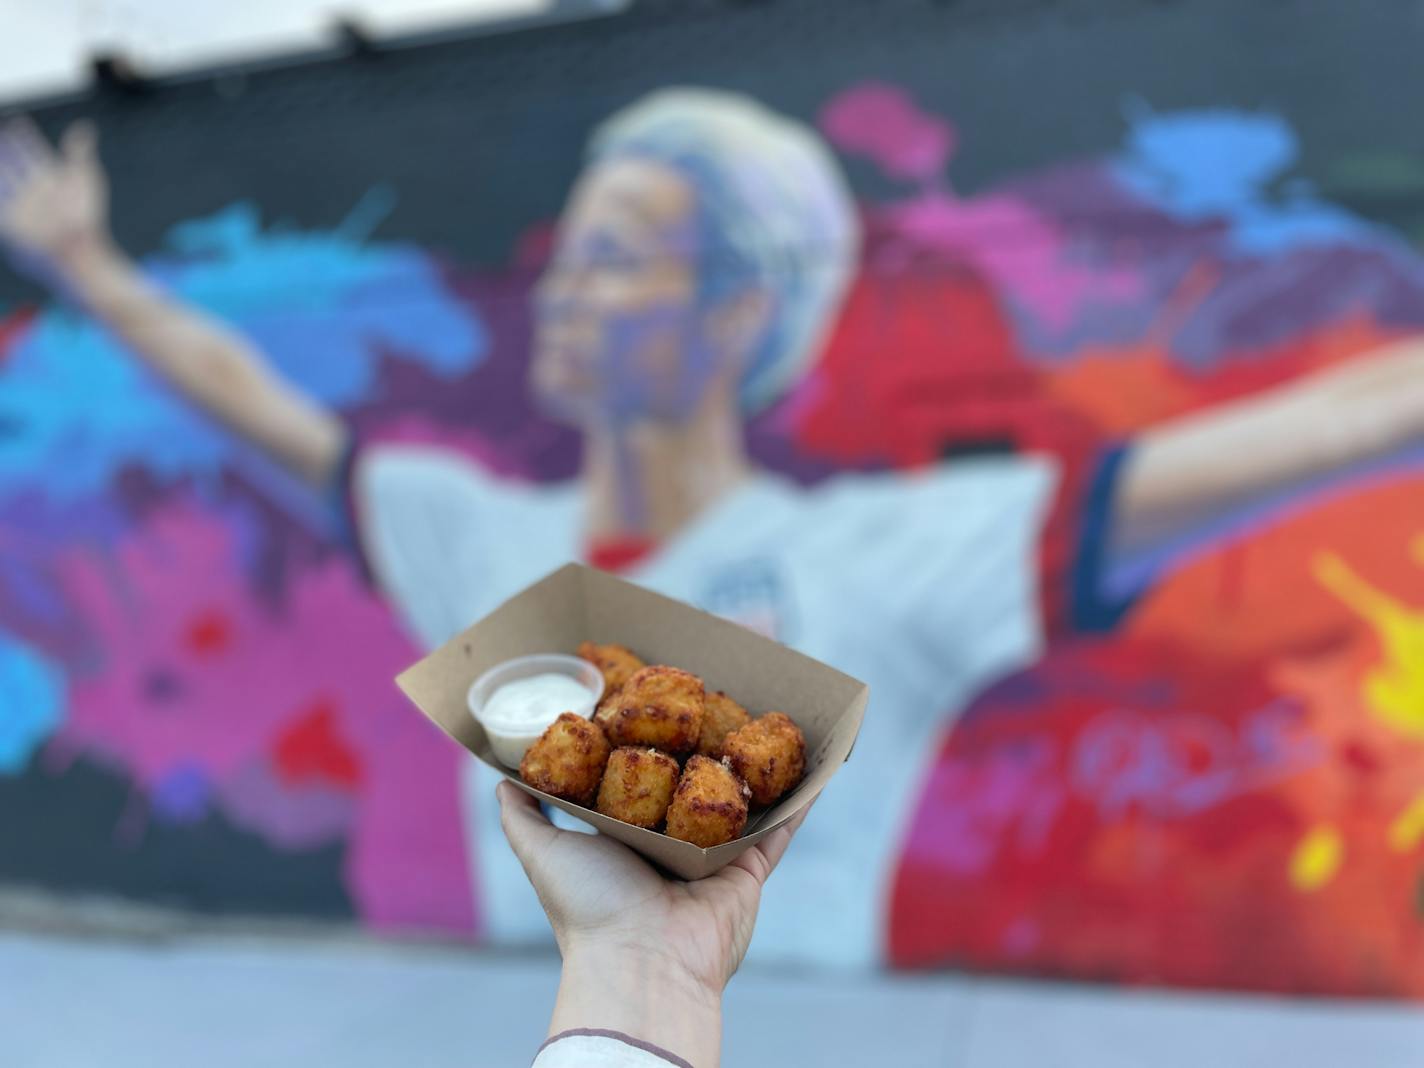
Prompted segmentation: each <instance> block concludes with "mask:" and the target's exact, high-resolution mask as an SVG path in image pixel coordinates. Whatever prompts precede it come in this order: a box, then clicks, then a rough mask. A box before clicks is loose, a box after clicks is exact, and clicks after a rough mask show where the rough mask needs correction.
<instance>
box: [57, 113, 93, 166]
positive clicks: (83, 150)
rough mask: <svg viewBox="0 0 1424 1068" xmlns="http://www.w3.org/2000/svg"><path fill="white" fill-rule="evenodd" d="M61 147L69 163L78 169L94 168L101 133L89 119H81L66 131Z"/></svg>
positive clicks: (61, 139) (61, 140)
mask: <svg viewBox="0 0 1424 1068" xmlns="http://www.w3.org/2000/svg"><path fill="white" fill-rule="evenodd" d="M60 147H61V149H62V150H63V152H64V158H65V161H66V162H67V163H70V164H72V165H74V166H77V167H88V166H92V165H93V164H94V162H95V158H96V156H97V154H98V149H99V131H98V129H97V128H96V127H95V126H94V124H93V123H92V122H90V121H89V120H88V119H81V120H80V121H79V122H76V123H74V124H72V125H71V126H70V127H69V128H68V129H67V130H65V131H64V136H63V137H61V138H60Z"/></svg>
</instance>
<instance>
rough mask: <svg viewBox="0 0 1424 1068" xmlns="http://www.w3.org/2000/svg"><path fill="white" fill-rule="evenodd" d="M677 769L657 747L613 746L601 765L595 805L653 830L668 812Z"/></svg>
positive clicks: (673, 762) (671, 760)
mask: <svg viewBox="0 0 1424 1068" xmlns="http://www.w3.org/2000/svg"><path fill="white" fill-rule="evenodd" d="M678 772H679V768H678V766H677V761H676V760H674V759H673V758H672V757H670V756H668V755H667V754H666V753H660V752H658V751H657V750H656V749H635V748H633V747H632V746H626V747H624V748H622V749H615V750H613V753H612V755H611V756H610V757H609V758H608V766H607V767H606V768H604V769H603V783H602V785H601V786H599V788H598V804H597V806H596V807H597V809H598V811H599V812H602V813H603V814H604V815H605V816H612V817H613V818H614V819H615V820H622V821H623V822H624V823H631V824H632V825H633V826H634V827H646V828H648V829H649V830H652V829H653V828H654V827H656V826H657V825H658V824H660V823H662V821H663V817H664V816H666V815H667V810H668V805H669V803H671V801H672V792H673V790H675V789H676V788H677V778H678Z"/></svg>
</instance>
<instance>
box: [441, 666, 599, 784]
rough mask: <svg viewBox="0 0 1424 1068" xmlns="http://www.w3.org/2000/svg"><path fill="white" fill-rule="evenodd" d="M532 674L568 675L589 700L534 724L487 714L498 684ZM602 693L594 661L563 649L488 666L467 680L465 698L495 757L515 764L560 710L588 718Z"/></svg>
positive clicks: (517, 765)
mask: <svg viewBox="0 0 1424 1068" xmlns="http://www.w3.org/2000/svg"><path fill="white" fill-rule="evenodd" d="M535 675H567V676H568V677H569V678H571V679H573V680H575V681H576V682H578V683H579V685H581V686H582V687H583V688H584V689H585V690H587V691H588V700H587V701H586V702H584V703H583V704H582V705H581V706H580V707H577V708H558V709H554V710H553V711H551V712H550V713H549V716H548V718H547V719H545V720H544V721H543V722H541V723H539V724H538V725H537V726H536V725H534V724H533V723H528V722H525V723H500V721H499V720H498V719H496V718H494V717H492V716H489V715H486V713H485V705H486V704H487V703H488V702H489V699H490V698H491V697H493V696H494V694H495V691H497V690H498V689H499V688H500V687H501V686H504V685H507V684H508V683H511V682H517V681H518V680H520V679H528V678H533V677H534V676H535ZM602 696H603V673H602V672H601V671H599V670H598V668H597V667H596V666H595V665H593V664H590V663H589V662H588V661H587V660H581V659H580V658H579V657H576V656H566V655H565V654H563V653H535V654H534V655H532V656H520V657H516V658H515V659H513V660H506V661H505V662H504V663H502V664H497V665H495V666H494V667H492V668H490V669H489V670H488V671H486V672H485V673H484V674H483V675H481V676H480V677H479V678H477V679H476V680H475V681H474V682H473V683H471V684H470V690H469V693H468V694H467V695H466V699H465V701H466V704H467V705H468V706H469V709H470V714H471V715H473V716H474V717H475V719H477V720H478V721H479V723H480V726H482V727H484V729H485V734H486V735H488V736H489V740H490V747H491V748H492V749H493V750H494V755H495V757H496V758H497V759H498V760H499V762H500V763H501V764H504V765H506V766H507V767H511V768H517V767H519V762H520V761H521V760H523V759H524V751H525V750H526V749H528V748H529V747H530V746H531V745H533V744H534V742H535V741H536V740H537V739H538V737H539V735H541V734H543V733H544V730H545V729H546V728H547V727H548V726H549V724H550V723H553V722H554V720H556V719H558V718H559V715H560V713H563V712H572V713H573V714H574V715H576V716H583V717H585V718H587V717H588V716H590V715H591V714H592V713H593V710H594V707H595V706H596V705H597V704H598V701H599V698H601V697H602Z"/></svg>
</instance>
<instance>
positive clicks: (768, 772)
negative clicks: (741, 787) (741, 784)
mask: <svg viewBox="0 0 1424 1068" xmlns="http://www.w3.org/2000/svg"><path fill="white" fill-rule="evenodd" d="M722 754H723V756H724V757H725V758H726V759H727V760H728V762H729V763H730V764H731V765H732V770H733V771H735V772H736V773H737V774H738V775H740V776H741V777H742V778H743V779H745V780H746V783H747V785H748V786H749V787H751V791H752V800H753V801H755V802H756V803H757V804H758V805H769V804H771V803H772V802H773V801H775V800H776V799H777V798H778V797H780V796H782V795H783V794H784V793H786V791H788V790H790V789H791V788H792V787H793V786H795V785H796V784H797V783H798V782H800V781H801V776H802V774H803V773H804V772H805V770H806V736H805V735H804V734H802V733H801V728H800V727H798V726H796V724H795V723H792V722H791V717H790V716H788V715H786V714H785V713H782V712H768V713H767V714H766V715H764V716H758V717H757V718H756V719H754V720H752V721H751V722H750V723H748V724H747V725H746V726H745V727H741V728H739V729H737V730H734V731H733V732H732V733H731V734H729V735H727V739H726V741H724V742H723V743H722Z"/></svg>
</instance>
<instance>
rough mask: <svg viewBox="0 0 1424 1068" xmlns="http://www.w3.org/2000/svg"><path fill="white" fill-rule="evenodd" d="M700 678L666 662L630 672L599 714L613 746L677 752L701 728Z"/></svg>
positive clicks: (688, 746)
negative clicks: (615, 695) (631, 675)
mask: <svg viewBox="0 0 1424 1068" xmlns="http://www.w3.org/2000/svg"><path fill="white" fill-rule="evenodd" d="M704 703H705V702H704V691H703V686H702V680H701V679H699V678H698V677H697V676H696V675H694V674H692V673H691V672H688V671H679V670H678V669H677V668H672V667H662V666H654V667H645V668H643V669H641V670H640V671H637V672H635V673H634V674H633V677H632V678H630V679H629V680H628V681H627V682H625V683H624V684H623V688H622V689H621V690H619V691H618V696H617V697H615V698H614V699H613V703H612V704H611V705H610V706H609V709H608V712H607V714H606V718H605V719H603V721H602V723H603V727H604V730H605V731H606V732H607V734H608V740H609V741H610V742H612V743H613V744H614V745H633V746H642V747H644V748H652V749H661V750H662V751H663V752H665V753H671V754H672V755H673V756H682V755H683V754H685V753H690V752H692V750H693V749H695V748H696V747H697V737H698V735H699V734H701V733H702V717H703V705H704Z"/></svg>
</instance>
